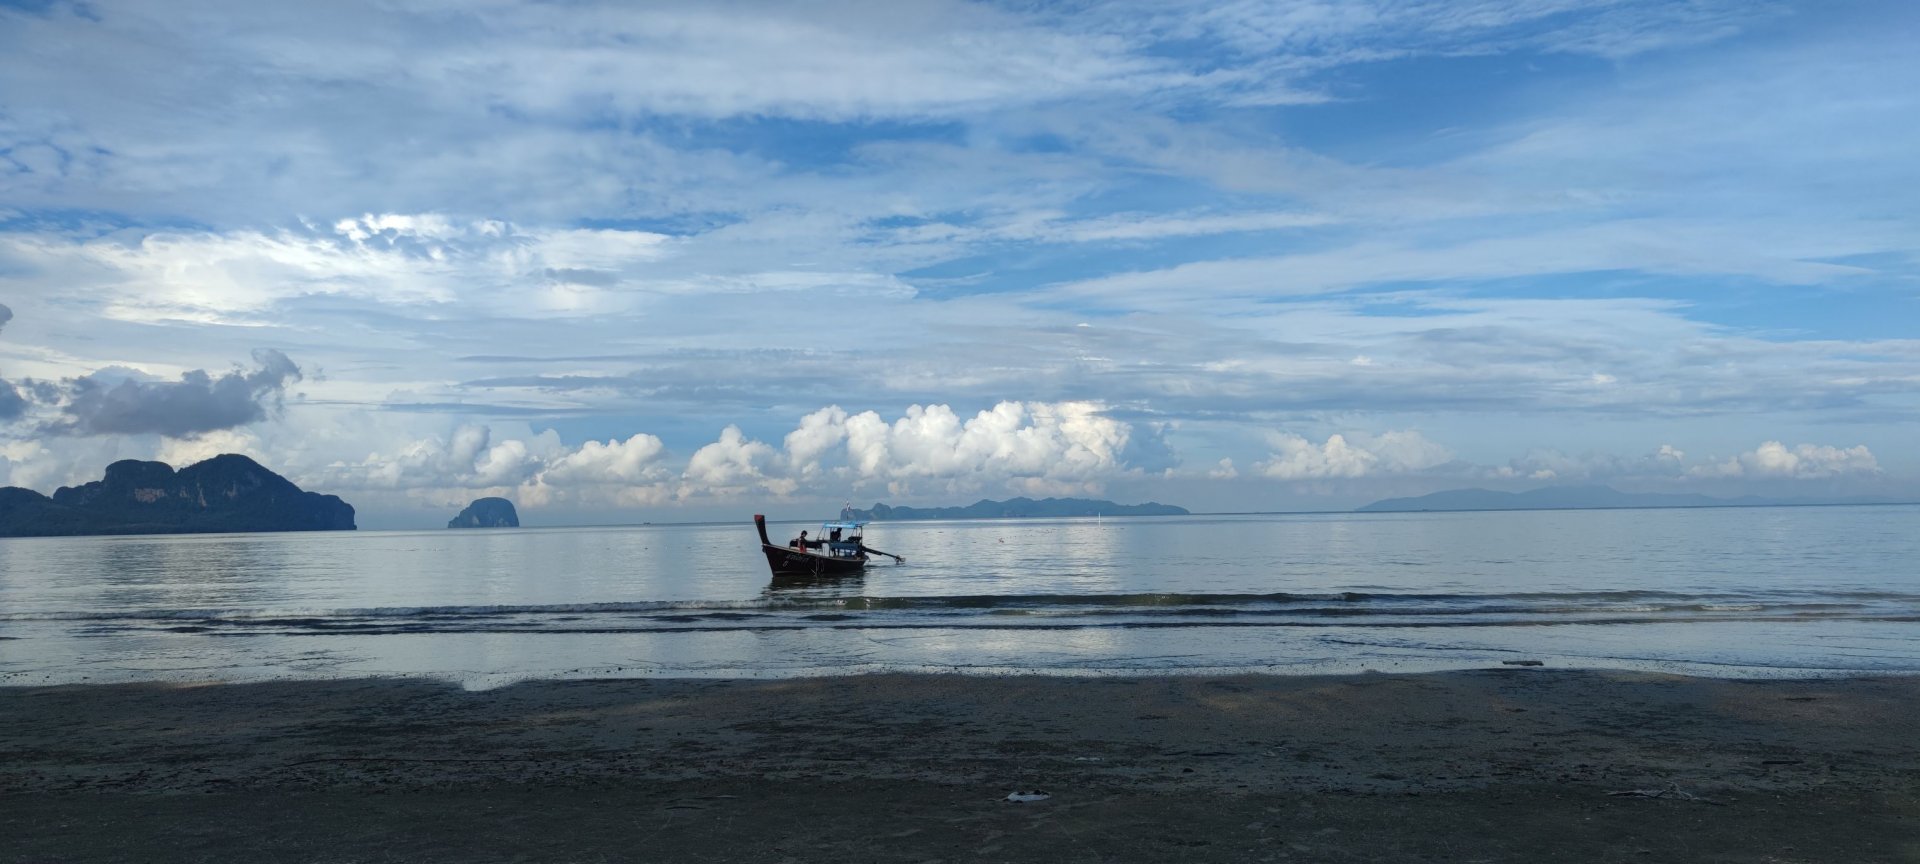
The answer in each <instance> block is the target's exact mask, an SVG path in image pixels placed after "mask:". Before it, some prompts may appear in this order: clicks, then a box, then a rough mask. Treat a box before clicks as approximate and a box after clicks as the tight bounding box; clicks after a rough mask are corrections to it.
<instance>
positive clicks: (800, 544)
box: [787, 531, 810, 550]
mask: <svg viewBox="0 0 1920 864" xmlns="http://www.w3.org/2000/svg"><path fill="white" fill-rule="evenodd" d="M809 542H810V541H808V540H807V532H805V531H802V532H800V537H799V538H798V539H796V540H794V541H793V542H792V543H788V544H787V545H788V546H792V547H793V548H795V549H801V550H805V549H806V548H807V546H808V544H809Z"/></svg>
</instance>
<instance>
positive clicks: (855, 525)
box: [820, 522, 867, 531]
mask: <svg viewBox="0 0 1920 864" xmlns="http://www.w3.org/2000/svg"><path fill="white" fill-rule="evenodd" d="M865 524H867V523H865V522H822V523H821V524H820V530H822V531H832V530H833V529H835V528H838V529H840V530H842V531H858V530H860V526H862V525H865Z"/></svg>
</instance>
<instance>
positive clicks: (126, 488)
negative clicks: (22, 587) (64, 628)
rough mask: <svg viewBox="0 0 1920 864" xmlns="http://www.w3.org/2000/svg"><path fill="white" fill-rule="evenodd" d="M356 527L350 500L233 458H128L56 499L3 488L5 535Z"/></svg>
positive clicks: (1, 530)
mask: <svg viewBox="0 0 1920 864" xmlns="http://www.w3.org/2000/svg"><path fill="white" fill-rule="evenodd" d="M353 528H354V525H353V507H352V506H351V505H349V504H348V503H347V502H345V501H342V500H340V499H339V498H336V497H334V496H332V495H321V494H318V493H314V492H303V491H301V489H300V487H298V486H295V485H293V483H292V482H291V481H289V480H287V478H285V477H282V476H280V475H278V474H275V473H273V472H272V471H268V470H267V469H265V468H263V467H261V466H260V463H258V462H255V461H253V460H252V459H248V458H247V457H245V456H238V455H234V454H231V453H228V454H224V455H220V456H215V457H213V458H212V459H208V460H206V461H204V462H198V463H195V464H193V465H189V466H187V467H185V468H182V469H180V470H179V471H175V470H173V466H171V465H168V464H166V463H164V462H141V461H138V460H134V459H123V460H121V461H119V462H115V463H113V464H112V465H108V466H107V473H106V477H105V478H103V479H100V480H95V481H93V482H92V483H86V484H82V485H79V486H72V487H67V486H62V487H60V488H59V489H58V490H56V491H55V492H54V493H53V497H51V498H49V497H47V496H45V495H42V494H40V493H38V492H35V491H33V490H32V489H22V488H20V487H18V486H8V487H5V488H0V537H51V536H66V535H73V534H211V533H221V532H228V531H352V530H353Z"/></svg>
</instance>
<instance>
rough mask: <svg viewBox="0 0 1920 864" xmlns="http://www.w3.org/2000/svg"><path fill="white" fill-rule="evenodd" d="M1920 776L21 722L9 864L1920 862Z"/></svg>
mask: <svg viewBox="0 0 1920 864" xmlns="http://www.w3.org/2000/svg"><path fill="white" fill-rule="evenodd" d="M1917 741H1920V678H1878V679H1875V678H1857V679H1844V680H1830V679H1823V680H1800V681H1733V680H1717V679H1702V678H1686V677H1676V676H1664V675H1652V674H1639V673H1622V672H1579V671H1566V670H1553V669H1506V668H1503V669H1495V670H1483V671H1471V672H1454V673H1440V674H1427V675H1358V676H1339V677H1271V676H1238V677H1147V678H1081V679H1072V678H1050V677H1012V678H980V677H962V676H933V675H879V676H860V677H847V678H821V679H802V680H786V681H704V680H670V681H663V680H622V681H585V682H537V683H526V684H521V685H516V686H513V687H507V688H503V689H500V690H492V691H484V692H465V691H462V690H460V689H458V688H457V687H453V686H450V685H445V684H441V683H437V682H431V681H422V680H392V679H386V680H356V681H333V682H278V683H268V684H245V685H208V686H180V685H107V686H75V687H47V688H24V687H21V688H0V837H4V838H6V839H5V841H4V842H0V861H35V862H38V861H242V860H244V861H448V862H456V861H457V862H475V861H766V862H778V861H836V862H843V861H883V862H891V861H902V862H924V861H934V860H939V861H1049V862H1079V861H1206V862H1212V861H1220V862H1227V861H1235V862H1238V861H1266V860H1273V861H1281V860H1296V861H1540V860H1567V861H1636V862H1639V861H1773V862H1813V861H1920V745H1916V743H1915V742H1917ZM1035 789H1037V790H1041V791H1044V792H1045V793H1047V794H1048V795H1049V796H1050V797H1048V798H1047V799H1046V800H1042V801H1036V802H1031V803H1012V802H1008V801H1005V800H1004V798H1005V796H1006V795H1007V794H1008V793H1009V792H1013V791H1016V790H1021V791H1025V790H1035ZM1631 790H1647V791H1649V792H1651V793H1656V794H1657V795H1658V796H1659V797H1637V796H1626V795H1614V794H1610V793H1615V792H1626V791H1631Z"/></svg>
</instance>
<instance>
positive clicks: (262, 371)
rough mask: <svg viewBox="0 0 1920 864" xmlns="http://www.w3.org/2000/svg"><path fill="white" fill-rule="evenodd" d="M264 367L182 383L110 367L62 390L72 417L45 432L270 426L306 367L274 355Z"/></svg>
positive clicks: (192, 431) (265, 357) (171, 433)
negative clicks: (268, 420) (268, 421)
mask: <svg viewBox="0 0 1920 864" xmlns="http://www.w3.org/2000/svg"><path fill="white" fill-rule="evenodd" d="M253 362H254V363H255V364H257V366H258V368H255V369H252V370H246V369H235V370H233V371H231V372H228V373H227V374H225V375H221V376H219V377H218V378H216V377H214V376H213V375H210V374H208V373H207V371H206V370H204V369H195V370H193V371H191V372H186V373H184V374H182V375H181V376H180V380H178V381H160V380H154V379H152V378H150V377H149V376H147V375H144V374H142V373H140V372H138V371H136V370H130V369H122V368H110V369H102V370H99V371H97V372H93V373H91V374H88V375H85V376H82V377H79V378H72V379H68V380H67V381H65V382H63V383H62V384H61V385H59V387H58V388H57V392H58V394H59V396H58V398H59V399H60V400H61V401H63V402H64V404H63V405H61V407H60V410H61V413H62V414H63V415H64V417H63V418H62V419H60V420H57V421H54V422H51V423H48V424H47V425H46V426H45V427H43V430H44V431H46V432H50V433H54V434H60V435H148V434H152V435H164V436H167V437H170V438H191V437H193V436H196V435H201V434H204V433H207V432H213V431H216V430H220V429H231V428H233V427H236V426H244V425H246V424H248V423H253V422H255V421H258V420H262V419H264V418H266V417H267V416H268V414H270V413H273V412H277V411H278V410H279V408H280V406H281V404H282V400H283V395H284V392H285V389H286V386H287V385H288V384H289V383H292V382H295V381H299V380H301V374H300V367H299V366H298V365H296V364H295V363H294V362H293V360H292V359H290V358H288V357H287V355H285V354H283V353H281V352H279V351H275V350H273V349H271V348H264V349H260V350H258V351H255V352H254V353H253Z"/></svg>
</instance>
